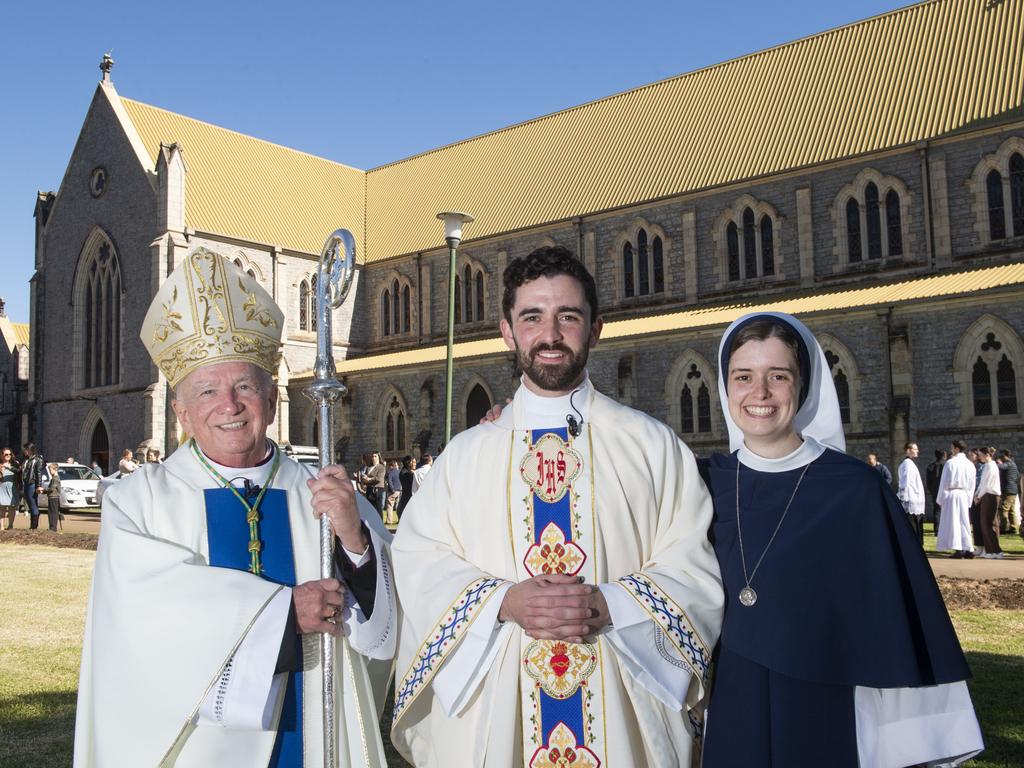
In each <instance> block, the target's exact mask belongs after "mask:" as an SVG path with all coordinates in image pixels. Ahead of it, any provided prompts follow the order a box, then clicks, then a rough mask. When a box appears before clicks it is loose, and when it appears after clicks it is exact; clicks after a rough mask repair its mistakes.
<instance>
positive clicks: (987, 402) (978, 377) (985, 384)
mask: <svg viewBox="0 0 1024 768" xmlns="http://www.w3.org/2000/svg"><path fill="white" fill-rule="evenodd" d="M971 387H972V389H973V390H974V415H975V416H991V415H992V382H991V380H990V377H989V373H988V366H987V365H986V364H985V361H984V360H982V359H981V357H979V358H978V359H977V360H976V361H975V362H974V370H973V371H972V372H971Z"/></svg>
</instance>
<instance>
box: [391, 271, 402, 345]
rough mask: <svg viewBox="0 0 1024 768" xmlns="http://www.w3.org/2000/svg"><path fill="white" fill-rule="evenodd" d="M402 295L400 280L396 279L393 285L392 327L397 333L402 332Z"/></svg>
mask: <svg viewBox="0 0 1024 768" xmlns="http://www.w3.org/2000/svg"><path fill="white" fill-rule="evenodd" d="M400 295H401V288H400V287H399V285H398V279H397V278H396V279H395V280H394V281H392V283H391V327H392V328H394V329H395V333H401V332H402V305H401V303H400V302H399V296H400Z"/></svg>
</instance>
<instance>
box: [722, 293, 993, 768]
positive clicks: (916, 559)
mask: <svg viewBox="0 0 1024 768" xmlns="http://www.w3.org/2000/svg"><path fill="white" fill-rule="evenodd" d="M719 366H720V367H719V371H720V373H719V384H718V389H719V395H720V397H721V401H722V410H723V413H724V414H725V419H726V422H727V424H728V428H729V448H730V451H731V453H730V454H729V455H727V456H725V455H717V454H716V455H714V456H712V457H711V458H710V459H709V460H708V461H707V463H706V464H704V466H703V472H704V477H705V481H706V482H707V483H708V487H709V489H710V490H711V494H712V496H713V499H714V510H715V518H714V520H715V522H714V524H713V526H712V531H711V537H712V540H713V543H714V547H715V552H716V554H717V556H718V562H719V565H720V567H721V570H722V577H723V580H724V584H725V593H726V603H725V606H726V608H725V623H724V626H723V628H722V636H721V641H720V644H719V646H718V648H717V650H716V663H715V673H714V675H715V676H714V680H713V683H712V690H711V700H710V704H709V708H708V714H707V730H706V733H705V745H704V762H703V767H704V768H733V767H734V766H744V768H758V767H759V766H765V767H767V766H773V767H774V768H781V767H782V766H785V768H804V767H806V768H811V766H814V767H815V768H818V767H819V766H824V765H827V766H830V768H858V767H860V766H871V767H872V768H890V767H891V768H901V767H902V766H916V765H921V764H925V765H928V766H955V765H959V764H960V763H962V762H963V761H965V760H967V759H969V758H970V757H972V756H974V755H976V754H977V753H978V752H980V751H981V750H982V748H983V744H982V738H981V731H980V728H979V726H978V721H977V717H976V715H975V712H974V707H973V705H972V703H971V698H970V694H969V693H968V690H967V685H966V683H965V680H966V679H967V678H968V677H969V676H970V671H969V670H968V668H967V662H966V660H965V659H964V654H963V651H962V650H961V648H960V643H959V641H958V640H957V637H956V633H955V632H954V630H953V625H952V623H951V622H950V619H949V614H948V613H947V612H946V608H945V605H944V604H943V602H942V597H941V595H940V594H939V590H938V587H937V586H936V583H935V578H934V577H933V575H932V572H931V569H930V568H929V566H928V563H927V561H926V559H925V557H924V554H923V553H922V551H921V548H920V546H919V545H918V543H917V541H916V540H915V538H914V535H913V532H912V531H911V529H910V526H908V525H907V521H906V517H905V515H904V512H903V506H902V505H901V504H900V502H899V500H898V499H897V498H896V495H895V494H894V493H893V491H892V489H891V488H889V487H888V486H887V485H886V484H885V482H884V481H883V480H882V478H881V476H880V475H879V474H878V473H877V472H875V471H874V470H873V469H872V468H871V467H869V466H867V465H866V464H864V463H862V462H861V461H859V460H858V459H855V458H852V457H850V456H847V455H846V453H845V452H844V451H845V447H846V442H845V439H844V437H843V430H842V421H841V418H840V412H839V402H838V398H837V396H836V391H835V386H834V384H833V382H832V378H831V375H830V374H829V369H828V365H827V364H826V362H825V356H824V353H823V352H822V349H821V347H820V346H819V345H818V343H817V341H816V340H815V338H814V336H813V335H812V334H811V332H810V331H809V330H808V329H807V328H806V327H805V326H804V325H803V324H802V323H801V322H800V321H798V320H797V319H795V318H793V317H790V316H788V315H784V314H778V313H759V314H754V315H747V316H745V317H742V318H740V319H739V320H737V321H736V322H734V323H733V324H732V325H731V326H729V328H728V329H727V330H726V333H725V336H724V337H723V339H722V343H721V346H720V348H719Z"/></svg>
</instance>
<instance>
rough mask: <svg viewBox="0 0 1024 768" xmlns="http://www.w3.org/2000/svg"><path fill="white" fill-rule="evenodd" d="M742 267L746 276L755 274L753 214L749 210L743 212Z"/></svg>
mask: <svg viewBox="0 0 1024 768" xmlns="http://www.w3.org/2000/svg"><path fill="white" fill-rule="evenodd" d="M743 266H744V267H745V268H746V276H747V277H754V276H755V275H756V274H757V238H756V237H754V212H753V211H752V210H750V209H749V208H746V209H744V211H743Z"/></svg>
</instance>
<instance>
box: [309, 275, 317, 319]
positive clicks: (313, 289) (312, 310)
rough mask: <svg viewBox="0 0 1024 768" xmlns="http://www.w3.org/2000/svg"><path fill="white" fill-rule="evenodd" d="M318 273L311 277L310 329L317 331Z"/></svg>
mask: <svg viewBox="0 0 1024 768" xmlns="http://www.w3.org/2000/svg"><path fill="white" fill-rule="evenodd" d="M317 322H318V318H317V316H316V275H313V276H312V277H311V278H309V330H311V331H313V332H314V333H316V324H317Z"/></svg>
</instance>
